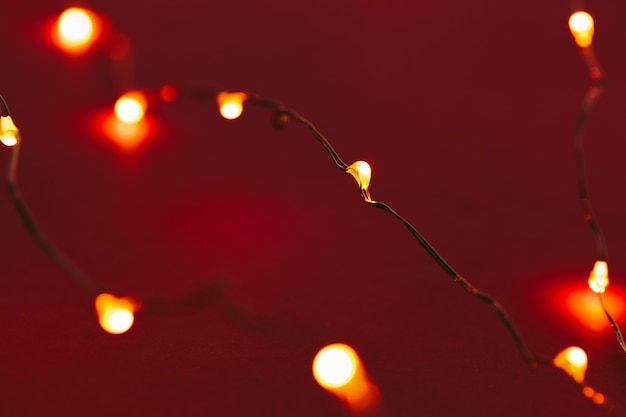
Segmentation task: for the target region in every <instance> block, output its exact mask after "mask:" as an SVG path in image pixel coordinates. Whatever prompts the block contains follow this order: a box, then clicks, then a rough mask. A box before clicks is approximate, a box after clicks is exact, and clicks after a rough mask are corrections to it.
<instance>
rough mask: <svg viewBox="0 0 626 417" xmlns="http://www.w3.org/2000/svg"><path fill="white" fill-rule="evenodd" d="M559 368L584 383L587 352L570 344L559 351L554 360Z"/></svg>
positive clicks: (554, 363)
mask: <svg viewBox="0 0 626 417" xmlns="http://www.w3.org/2000/svg"><path fill="white" fill-rule="evenodd" d="M552 364H553V365H554V366H556V367H557V368H561V369H562V370H563V371H565V372H566V373H567V374H568V375H569V376H570V377H571V378H572V379H573V380H574V381H576V382H578V383H582V382H583V381H584V380H585V372H587V354H586V353H585V351H584V350H582V349H581V348H579V347H576V346H570V347H568V348H566V349H564V350H562V351H561V352H559V353H558V354H557V355H556V356H555V357H554V360H553V361H552Z"/></svg>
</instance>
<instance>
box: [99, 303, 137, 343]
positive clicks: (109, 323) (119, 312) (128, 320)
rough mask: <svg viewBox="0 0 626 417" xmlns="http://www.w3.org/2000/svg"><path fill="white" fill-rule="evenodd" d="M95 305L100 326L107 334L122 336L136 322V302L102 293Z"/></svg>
mask: <svg viewBox="0 0 626 417" xmlns="http://www.w3.org/2000/svg"><path fill="white" fill-rule="evenodd" d="M94 304H95V307H96V312H97V314H98V321H99V323H100V326H101V327H102V329H104V330H105V331H106V332H108V333H111V334H121V333H125V332H127V331H128V330H129V329H130V328H131V327H132V325H133V322H134V321H135V316H134V312H135V310H136V308H137V303H136V302H135V301H134V300H132V299H130V298H128V297H122V298H118V297H115V296H113V295H111V294H107V293H102V294H100V295H98V296H97V297H96V299H95V302H94Z"/></svg>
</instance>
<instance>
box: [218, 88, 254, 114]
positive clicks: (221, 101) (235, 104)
mask: <svg viewBox="0 0 626 417" xmlns="http://www.w3.org/2000/svg"><path fill="white" fill-rule="evenodd" d="M246 98H247V96H246V94H245V93H228V92H222V93H219V94H218V95H217V105H218V106H219V108H220V114H221V115H222V117H223V118H224V119H228V120H233V119H236V118H238V117H239V116H241V113H243V102H244V101H245V100H246Z"/></svg>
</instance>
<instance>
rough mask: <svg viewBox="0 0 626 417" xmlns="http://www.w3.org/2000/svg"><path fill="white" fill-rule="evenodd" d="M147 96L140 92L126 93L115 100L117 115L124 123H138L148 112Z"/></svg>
mask: <svg viewBox="0 0 626 417" xmlns="http://www.w3.org/2000/svg"><path fill="white" fill-rule="evenodd" d="M146 106H147V102H146V98H145V96H144V95H143V94H141V93H139V92H131V93H126V94H124V95H123V96H121V97H120V98H119V99H117V101H116V102H115V109H114V110H115V116H116V117H117V118H118V119H119V120H120V121H122V122H124V123H138V122H140V121H141V120H142V119H143V117H144V115H145V114H146Z"/></svg>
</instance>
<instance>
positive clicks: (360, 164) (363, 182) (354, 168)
mask: <svg viewBox="0 0 626 417" xmlns="http://www.w3.org/2000/svg"><path fill="white" fill-rule="evenodd" d="M346 172H347V173H348V174H350V175H352V176H353V177H354V179H355V180H356V182H357V184H358V185H359V190H360V191H361V195H362V196H363V198H364V199H365V201H369V202H372V199H371V197H370V192H369V186H370V180H371V179H372V167H370V164H368V163H367V162H365V161H356V162H355V163H353V164H352V165H350V166H349V167H348V168H347V169H346Z"/></svg>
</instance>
